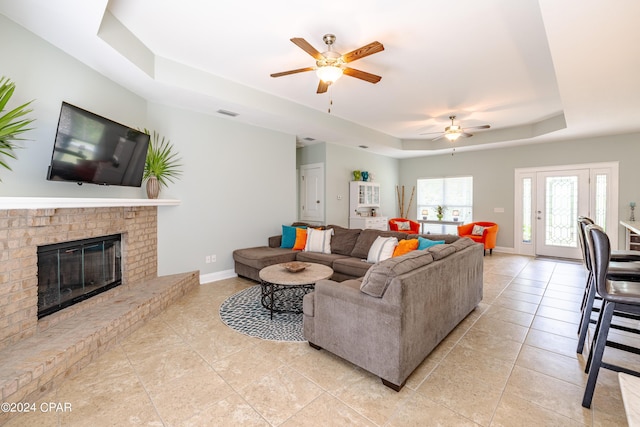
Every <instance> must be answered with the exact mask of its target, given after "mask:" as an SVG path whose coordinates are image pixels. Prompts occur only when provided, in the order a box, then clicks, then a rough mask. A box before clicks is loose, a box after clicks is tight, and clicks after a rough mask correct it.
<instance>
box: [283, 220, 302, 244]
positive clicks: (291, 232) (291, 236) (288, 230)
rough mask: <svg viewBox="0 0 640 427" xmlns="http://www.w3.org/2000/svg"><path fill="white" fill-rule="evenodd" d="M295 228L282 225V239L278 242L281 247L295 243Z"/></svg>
mask: <svg viewBox="0 0 640 427" xmlns="http://www.w3.org/2000/svg"><path fill="white" fill-rule="evenodd" d="M296 228H298V227H293V226H290V225H283V226H282V240H281V243H280V247H281V248H289V249H291V248H293V245H295V243H296ZM299 228H306V226H299Z"/></svg>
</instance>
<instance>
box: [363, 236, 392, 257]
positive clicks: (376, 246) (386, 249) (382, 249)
mask: <svg viewBox="0 0 640 427" xmlns="http://www.w3.org/2000/svg"><path fill="white" fill-rule="evenodd" d="M396 246H398V239H397V238H396V237H382V236H378V237H376V240H374V241H373V244H372V245H371V247H370V248H369V253H368V254H367V262H370V263H371V264H375V263H376V262H380V261H384V260H385V259H388V258H391V256H392V255H393V251H394V250H395V249H396Z"/></svg>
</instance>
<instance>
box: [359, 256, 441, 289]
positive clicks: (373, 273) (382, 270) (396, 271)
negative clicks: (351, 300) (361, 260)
mask: <svg viewBox="0 0 640 427" xmlns="http://www.w3.org/2000/svg"><path fill="white" fill-rule="evenodd" d="M431 262H433V255H432V254H431V253H429V252H427V251H413V252H410V253H408V254H406V255H403V256H401V257H395V258H389V259H387V260H384V261H382V262H379V263H377V264H375V265H374V266H373V267H371V268H370V269H369V271H367V273H366V274H365V275H364V279H363V280H362V285H361V286H360V290H361V291H362V292H364V293H365V294H367V295H371V296H372V297H377V298H382V296H383V295H384V292H385V291H386V290H387V287H389V284H390V283H391V281H392V280H393V279H394V278H395V277H397V276H400V275H402V274H404V273H407V272H409V271H412V270H415V269H417V268H419V267H422V266H424V265H428V264H430V263H431Z"/></svg>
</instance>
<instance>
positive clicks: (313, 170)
mask: <svg viewBox="0 0 640 427" xmlns="http://www.w3.org/2000/svg"><path fill="white" fill-rule="evenodd" d="M324 209H325V203H324V164H323V163H314V164H310V165H302V166H300V220H301V221H308V222H320V223H323V222H324Z"/></svg>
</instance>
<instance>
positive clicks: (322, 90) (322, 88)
mask: <svg viewBox="0 0 640 427" xmlns="http://www.w3.org/2000/svg"><path fill="white" fill-rule="evenodd" d="M327 89H329V83H325V82H323V81H322V80H320V82H319V83H318V90H317V91H316V93H325V92H326V91H327Z"/></svg>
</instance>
